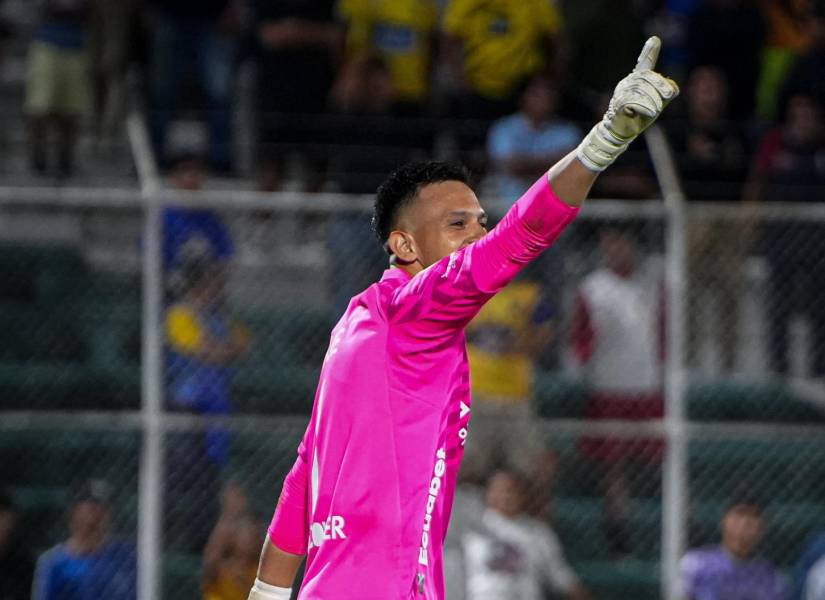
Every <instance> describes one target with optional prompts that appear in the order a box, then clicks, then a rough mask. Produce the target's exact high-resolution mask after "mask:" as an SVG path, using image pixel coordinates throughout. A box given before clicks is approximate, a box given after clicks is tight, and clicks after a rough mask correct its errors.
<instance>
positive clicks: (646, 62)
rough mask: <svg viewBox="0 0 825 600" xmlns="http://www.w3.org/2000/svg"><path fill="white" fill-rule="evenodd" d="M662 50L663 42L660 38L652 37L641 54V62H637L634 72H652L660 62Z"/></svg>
mask: <svg viewBox="0 0 825 600" xmlns="http://www.w3.org/2000/svg"><path fill="white" fill-rule="evenodd" d="M661 49H662V40H660V39H659V38H658V36H655V35H653V36H651V37H650V38H648V40H647V42H645V45H644V48H642V53H641V54H639V60H637V61H636V68H635V69H633V72H634V73H636V72H638V71H652V70H653V68H654V67H655V66H656V61H657V60H659V51H660V50H661Z"/></svg>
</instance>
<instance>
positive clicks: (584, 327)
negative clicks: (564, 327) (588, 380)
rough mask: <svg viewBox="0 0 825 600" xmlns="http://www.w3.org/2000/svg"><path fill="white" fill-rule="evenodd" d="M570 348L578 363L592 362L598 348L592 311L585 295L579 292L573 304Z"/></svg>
mask: <svg viewBox="0 0 825 600" xmlns="http://www.w3.org/2000/svg"><path fill="white" fill-rule="evenodd" d="M569 343H570V350H571V354H572V356H573V358H574V359H575V361H576V364H577V365H579V366H583V365H586V364H587V363H588V362H590V359H591V358H592V356H593V352H594V351H595V349H596V332H595V330H594V329H593V322H592V321H591V319H590V311H589V310H588V308H587V302H586V301H585V299H584V296H583V295H582V294H581V293H579V294H578V296H577V297H576V302H575V304H574V306H573V317H572V319H571V320H570V333H569Z"/></svg>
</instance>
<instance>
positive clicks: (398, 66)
mask: <svg viewBox="0 0 825 600" xmlns="http://www.w3.org/2000/svg"><path fill="white" fill-rule="evenodd" d="M338 12H339V14H340V16H341V19H342V20H343V21H344V22H345V23H346V25H347V55H348V59H350V60H351V59H356V58H358V57H359V56H362V55H364V54H372V55H377V56H378V57H380V58H381V59H383V61H384V62H385V63H386V65H387V66H388V68H389V70H390V75H391V77H392V84H393V88H394V90H395V93H396V98H397V104H398V109H399V110H398V112H402V113H406V114H418V113H419V112H420V110H421V108H422V106H423V105H424V104H425V103H426V102H427V99H428V96H429V92H430V73H431V71H432V62H433V60H432V59H433V50H434V42H435V34H436V31H437V27H438V7H437V5H436V3H435V1H434V0H339V4H338Z"/></svg>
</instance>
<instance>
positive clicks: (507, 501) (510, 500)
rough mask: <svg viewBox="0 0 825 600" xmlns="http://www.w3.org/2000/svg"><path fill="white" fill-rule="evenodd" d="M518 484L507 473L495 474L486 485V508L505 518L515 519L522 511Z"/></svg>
mask: <svg viewBox="0 0 825 600" xmlns="http://www.w3.org/2000/svg"><path fill="white" fill-rule="evenodd" d="M522 504H523V501H522V495H521V489H520V488H519V482H518V480H516V479H515V478H514V477H513V476H512V475H510V474H509V473H505V472H501V473H496V474H495V475H493V476H492V477H491V478H490V483H488V484H487V506H489V507H490V508H491V509H493V510H494V511H496V512H497V513H499V514H502V515H504V516H505V517H516V516H518V515H519V514H521V511H522Z"/></svg>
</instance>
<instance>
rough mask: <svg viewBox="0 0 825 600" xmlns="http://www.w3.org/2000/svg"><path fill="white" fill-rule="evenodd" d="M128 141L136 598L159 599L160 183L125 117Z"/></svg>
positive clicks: (134, 121) (139, 127)
mask: <svg viewBox="0 0 825 600" xmlns="http://www.w3.org/2000/svg"><path fill="white" fill-rule="evenodd" d="M128 132H129V141H130V144H131V146H132V153H133V156H134V159H135V162H136V164H137V170H138V174H139V176H140V187H141V195H142V197H143V205H144V221H143V254H142V262H141V269H142V284H143V299H142V318H143V323H142V332H141V339H142V349H141V367H142V368H141V423H142V428H143V444H142V445H141V457H140V479H139V484H138V485H139V489H138V590H137V591H138V593H137V598H138V600H156V599H158V598H160V596H161V594H160V589H161V588H160V579H161V573H160V568H159V565H160V558H161V553H162V552H163V545H162V532H161V523H162V515H163V485H162V481H163V429H162V421H161V417H162V411H163V405H162V394H163V387H162V353H163V346H162V340H161V338H160V321H161V310H162V307H161V301H162V276H161V271H162V268H163V264H162V260H161V244H162V239H161V227H162V221H161V211H160V204H161V198H160V195H161V183H160V178H159V176H158V173H157V168H156V165H155V161H154V157H153V155H152V150H151V146H150V144H149V137H148V135H147V133H146V127H145V125H144V122H143V119H142V117H141V116H140V115H139V114H137V113H132V114H131V115H129V118H128Z"/></svg>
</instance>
